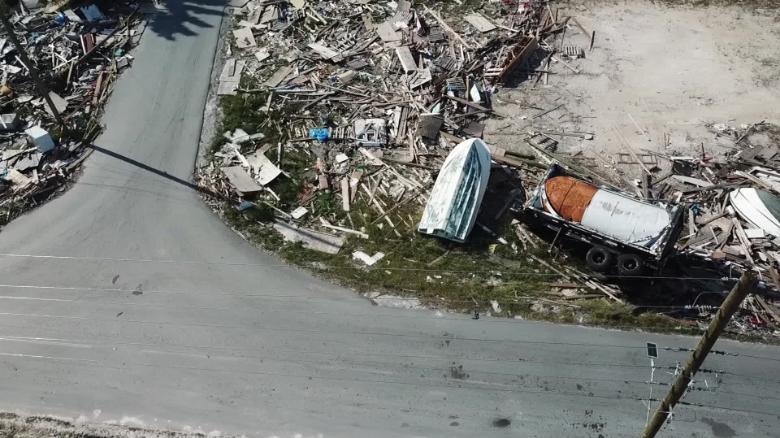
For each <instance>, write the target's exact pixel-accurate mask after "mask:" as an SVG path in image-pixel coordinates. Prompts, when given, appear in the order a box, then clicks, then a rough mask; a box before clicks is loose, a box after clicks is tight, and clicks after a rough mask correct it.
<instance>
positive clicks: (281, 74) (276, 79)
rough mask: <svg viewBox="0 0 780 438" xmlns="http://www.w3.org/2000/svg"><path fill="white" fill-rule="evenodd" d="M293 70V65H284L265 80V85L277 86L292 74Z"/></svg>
mask: <svg viewBox="0 0 780 438" xmlns="http://www.w3.org/2000/svg"><path fill="white" fill-rule="evenodd" d="M292 72H293V68H292V67H282V68H280V69H279V70H276V72H274V74H273V75H271V77H270V78H268V80H267V81H265V85H266V86H268V87H271V88H273V87H276V86H277V85H279V84H281V83H282V81H283V80H284V79H285V78H286V77H287V76H290V73H292Z"/></svg>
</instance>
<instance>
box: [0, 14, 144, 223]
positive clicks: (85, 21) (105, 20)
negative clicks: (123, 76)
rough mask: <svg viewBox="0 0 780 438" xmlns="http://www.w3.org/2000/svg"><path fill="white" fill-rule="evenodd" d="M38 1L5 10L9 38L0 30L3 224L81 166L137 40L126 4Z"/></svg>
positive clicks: (135, 16)
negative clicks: (109, 98) (73, 3)
mask: <svg viewBox="0 0 780 438" xmlns="http://www.w3.org/2000/svg"><path fill="white" fill-rule="evenodd" d="M42 3H43V2H35V1H29V2H28V1H25V2H21V3H20V4H19V5H18V7H17V8H14V9H10V8H9V11H8V13H7V14H6V15H7V18H8V20H7V25H9V26H10V27H11V28H12V29H13V33H12V34H9V33H8V28H7V26H5V25H4V26H3V27H2V28H0V32H1V34H0V65H1V68H2V84H0V106H1V108H0V140H1V142H0V153H2V156H1V157H0V159H1V161H0V172H2V181H0V208H3V209H4V211H3V216H4V217H3V223H5V222H7V221H9V220H10V219H11V218H12V217H13V216H15V215H17V214H18V213H20V212H21V211H22V210H23V209H24V208H25V207H27V206H29V205H31V204H34V203H37V202H40V201H41V200H43V199H45V198H46V197H48V196H49V195H50V194H51V193H52V192H53V191H54V190H55V189H57V188H58V187H60V186H61V185H62V184H63V183H64V182H65V181H66V179H67V176H68V175H69V174H70V173H71V172H72V171H73V170H74V169H75V168H76V167H78V165H79V164H80V163H81V162H82V161H83V158H84V156H85V153H86V151H87V148H86V145H88V144H89V142H90V141H91V140H93V139H94V138H95V137H96V136H97V135H98V134H99V132H100V129H101V128H100V125H99V122H98V118H99V116H100V113H101V110H102V107H103V104H104V103H105V101H106V99H107V97H108V95H109V94H110V93H111V89H112V87H113V84H114V81H115V80H116V77H117V75H118V74H119V73H120V72H121V71H122V70H124V69H126V68H128V67H129V66H130V64H131V62H132V59H133V58H132V56H130V55H129V54H128V51H129V50H130V49H131V48H132V47H133V45H135V44H136V43H137V41H138V39H139V38H140V31H139V30H138V29H137V28H136V27H137V24H139V23H140V22H141V17H140V14H139V13H138V6H137V5H134V4H132V3H131V2H124V3H113V2H112V3H110V4H109V5H110V6H108V7H105V6H100V7H98V6H97V5H96V4H90V3H84V2H82V3H80V6H72V7H71V6H70V5H69V3H70V2H68V1H58V2H50V3H49V4H48V6H46V7H42ZM25 5H28V7H30V8H33V7H34V8H35V9H27V8H26V7H25ZM28 63H29V64H31V65H28Z"/></svg>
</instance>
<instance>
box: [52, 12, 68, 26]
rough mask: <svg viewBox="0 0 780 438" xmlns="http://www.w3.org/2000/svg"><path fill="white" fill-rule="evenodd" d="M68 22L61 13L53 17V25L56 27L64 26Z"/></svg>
mask: <svg viewBox="0 0 780 438" xmlns="http://www.w3.org/2000/svg"><path fill="white" fill-rule="evenodd" d="M68 21H70V20H68V17H66V16H65V14H63V13H62V12H60V13H58V14H57V15H55V16H54V24H56V25H57V26H64V25H66V24H68Z"/></svg>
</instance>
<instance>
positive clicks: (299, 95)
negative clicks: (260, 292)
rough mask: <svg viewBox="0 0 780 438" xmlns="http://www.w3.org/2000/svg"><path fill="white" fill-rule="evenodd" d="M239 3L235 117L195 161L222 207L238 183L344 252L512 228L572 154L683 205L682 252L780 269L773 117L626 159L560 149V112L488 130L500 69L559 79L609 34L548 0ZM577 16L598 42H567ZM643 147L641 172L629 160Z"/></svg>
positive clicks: (237, 200)
mask: <svg viewBox="0 0 780 438" xmlns="http://www.w3.org/2000/svg"><path fill="white" fill-rule="evenodd" d="M233 16H234V17H233V18H234V20H233V21H234V28H233V29H231V31H230V33H229V35H228V39H229V44H228V47H227V50H226V52H227V53H226V59H225V62H224V66H223V67H222V69H221V74H220V75H219V79H218V84H217V87H216V94H217V95H219V96H221V99H222V111H223V112H224V114H223V115H222V119H223V123H224V125H225V127H226V129H224V130H223V131H224V133H223V134H222V135H221V136H220V138H218V139H217V141H215V143H214V145H213V148H214V149H213V151H212V152H213V154H212V155H211V156H210V161H209V162H207V163H206V164H204V165H202V166H199V168H198V169H197V175H196V178H197V179H198V182H199V184H200V186H201V187H203V188H204V190H207V191H209V192H211V193H212V194H214V195H215V196H214V197H213V198H212V199H210V200H209V202H211V203H212V205H213V206H214V208H216V209H218V210H222V209H224V208H225V204H224V201H225V200H228V201H229V204H228V205H229V208H233V206H235V205H239V208H238V209H239V211H242V212H249V211H252V210H254V211H255V216H253V217H260V218H262V221H264V222H266V223H267V224H268V225H267V226H268V227H273V228H274V229H276V230H277V231H278V232H279V233H280V234H281V235H282V236H283V237H284V239H285V240H287V241H294V242H301V243H302V244H303V245H304V246H306V247H309V248H312V249H316V250H319V251H322V252H325V253H329V254H336V253H339V251H340V249H341V248H342V247H343V246H344V245H345V242H346V239H347V238H350V237H352V238H357V239H366V240H368V239H371V238H372V228H377V227H378V228H382V229H384V230H389V232H390V234H391V235H394V236H395V237H396V238H399V239H401V238H408V237H409V235H410V234H411V233H414V232H415V231H419V232H421V233H423V234H430V235H434V236H438V237H441V238H444V239H447V240H450V241H454V242H463V241H464V240H466V239H467V237H468V236H469V235H470V234H469V232H470V230H471V229H472V227H473V229H475V230H479V231H480V233H483V232H484V233H487V234H488V235H490V236H492V237H493V239H494V241H497V242H499V243H502V244H505V245H506V244H507V242H506V240H505V239H504V238H503V237H501V235H499V233H498V229H499V228H500V226H499V225H498V224H499V222H501V221H504V222H505V221H506V219H507V218H508V217H511V215H508V214H507V213H509V212H513V213H519V212H522V210H523V208H522V204H523V202H524V201H525V200H526V192H527V191H528V192H530V191H531V190H533V189H534V188H535V187H536V185H537V183H538V182H539V181H541V180H542V178H543V177H544V175H545V174H546V172H547V169H548V167H550V166H551V165H553V164H562V165H564V166H565V167H566V168H569V169H572V171H573V172H576V173H579V174H581V175H582V176H584V177H587V178H588V179H590V180H591V181H593V183H594V184H595V185H599V186H601V185H604V186H607V187H610V188H611V189H612V190H615V191H619V192H621V193H623V194H626V195H627V196H633V197H635V198H637V199H644V200H653V201H658V202H661V203H668V204H670V205H675V206H679V210H681V211H684V217H683V219H682V220H683V223H684V230H683V232H682V233H681V234H680V235H679V236H680V237H679V240H676V241H674V240H673V241H672V242H671V244H670V245H669V246H670V247H671V248H674V247H675V243H676V244H677V245H676V249H677V253H678V254H682V255H697V256H698V257H704V258H705V259H706V260H707V261H721V262H723V267H725V268H726V270H729V269H732V270H734V273H733V277H734V278H736V277H738V271H739V270H740V269H747V268H749V267H758V269H760V270H761V271H762V272H763V273H765V274H766V277H765V278H767V279H771V280H774V279H777V278H778V274H777V270H776V267H777V265H778V264H779V263H778V262H780V252H777V245H778V244H780V240H776V239H780V220H779V219H778V218H780V201H775V200H774V198H773V197H774V196H775V194H780V171H778V169H780V166H776V165H777V164H780V163H776V162H775V160H777V161H778V162H780V156H776V154H777V147H776V146H774V149H772V148H770V149H766V148H764V149H761V148H755V147H751V145H749V144H748V139H749V137H750V133H755V132H758V131H760V130H761V129H762V125H760V124H756V125H752V126H750V127H748V129H747V130H731V128H723V129H721V131H719V135H721V136H731V137H732V140H733V141H734V143H735V144H736V147H735V148H736V149H735V150H738V151H739V152H738V153H736V154H733V155H732V156H728V157H718V158H716V157H713V156H710V155H706V154H702V155H701V156H699V157H692V156H684V155H679V154H678V155H676V154H671V153H659V152H648V153H647V154H637V153H635V152H634V151H630V150H629V152H630V153H629V154H625V155H626V156H625V157H624V156H621V157H619V158H620V160H618V162H615V161H614V160H613V163H614V165H613V166H610V167H611V170H613V171H616V172H614V173H612V174H611V173H609V172H608V171H606V170H605V167H607V166H603V165H600V164H595V163H596V161H594V160H590V161H589V160H585V159H583V157H580V156H573V155H567V154H566V153H561V152H560V151H558V150H557V145H558V141H557V140H556V139H555V138H554V136H553V135H552V133H553V131H549V130H548V131H546V133H545V131H533V130H531V131H527V132H524V133H518V135H517V139H518V143H524V145H525V147H524V148H522V149H523V150H524V151H528V152H518V150H519V149H517V150H514V149H513V150H508V149H503V148H500V147H496V146H494V145H488V144H485V143H483V142H481V141H479V140H472V139H480V138H482V137H483V133H484V130H485V124H486V121H487V120H489V119H500V118H509V115H507V114H502V113H501V111H499V110H497V109H495V108H494V106H493V101H494V96H495V95H496V93H497V91H498V90H499V89H500V88H501V87H503V86H512V85H513V84H515V83H518V82H520V81H522V80H525V79H530V81H536V82H540V83H544V84H547V81H548V76H549V75H550V73H552V65H553V64H554V65H557V66H561V68H566V69H568V70H570V71H573V72H574V73H578V72H579V71H580V70H579V67H578V66H577V62H578V60H579V59H581V58H583V57H584V56H585V54H586V49H587V50H591V49H592V48H593V38H594V36H595V34H594V33H590V32H587V31H586V30H585V29H584V28H583V27H582V26H581V25H580V23H578V22H577V20H576V19H574V18H573V17H568V16H563V14H561V16H559V13H558V10H555V11H554V10H553V8H551V7H550V6H549V4H548V2H546V1H541V0H539V1H534V0H529V1H520V2H515V1H501V2H483V3H482V7H481V8H480V9H479V10H478V11H477V10H475V9H473V8H471V9H469V7H468V6H462V5H457V4H456V3H455V2H427V3H424V4H422V3H420V4H415V5H414V6H413V5H412V3H410V2H409V1H405V0H401V1H388V2H385V3H383V2H368V1H365V0H346V1H343V2H311V1H306V0H290V1H275V0H274V1H269V0H255V1H249V2H247V3H246V5H244V6H243V7H240V8H235V9H234V10H233ZM575 28H576V29H579V30H578V31H577V32H578V33H581V34H582V35H586V36H587V37H588V39H589V41H590V48H588V44H587V42H586V41H584V40H582V41H581V42H583V43H585V44H584V47H580V46H574V45H570V44H565V43H564V38H563V37H562V36H561V35H563V34H565V33H566V31H567V29H575ZM580 31H581V32H580ZM577 41H580V40H577ZM562 105H563V104H559V105H558V106H557V107H554V108H551V109H546V110H545V109H539V111H540V112H539V113H537V114H536V115H535V116H533V117H534V118H536V117H541V116H543V115H545V114H547V113H549V112H551V111H554V110H556V109H557V108H560V107H561V106H562ZM559 134H560V133H559ZM564 135H576V136H578V137H580V138H582V139H586V140H592V139H593V136H594V133H571V132H569V133H564ZM458 145H461V146H463V145H467V146H463V147H461V146H458ZM483 147H484V148H487V149H486V150H487V152H488V153H489V157H490V160H487V159H486V157H485V156H484V155H485V154H483V152H482V148H483ZM667 150H668V147H667ZM455 155H457V156H455ZM645 157H650V158H652V160H651V161H650V162H648V161H646V160H645ZM602 161H603V160H602ZM660 161H666V162H667V165H665V166H660V165H658V166H657V165H656V164H657V163H659V162H660ZM488 162H490V163H488ZM445 163H450V164H451V165H452V166H453V167H451V168H450V167H448V166H449V165H450V164H445ZM634 165H635V166H637V167H636V168H635V169H639V171H640V172H641V177H640V178H638V179H637V180H631V179H630V178H629V177H627V175H628V172H624V171H623V169H621V167H629V166H634ZM443 166H444V167H447V168H443ZM661 167H666V168H667V169H666V171H663V170H661ZM486 174H489V178H487V176H486ZM488 179H489V182H487V181H486V180H488ZM500 184H503V186H500V187H501V189H499V190H496V187H497V185H500ZM485 185H487V193H485V187H484V186H485ZM491 187H492V190H491ZM496 192H500V193H499V195H500V196H498V198H497V199H498V200H497V199H496V196H495V193H496ZM491 193H492V194H491ZM483 195H484V197H485V198H484V200H483V199H482V196H483ZM491 203H492V204H496V205H492V206H490V205H489V204H491ZM474 208H476V209H477V210H478V211H479V214H476V213H475V212H474ZM675 208H677V207H675ZM257 211H260V212H261V214H260V215H259V216H258V215H257ZM353 213H357V214H353ZM509 229H511V230H512V233H511V234H513V239H514V237H516V238H517V239H516V240H513V242H512V244H511V246H513V247H515V246H517V248H515V249H516V250H517V251H523V250H532V249H541V248H542V247H543V246H546V245H547V244H542V243H541V241H540V240H539V239H538V238H537V237H536V236H535V235H533V234H531V233H529V232H528V231H527V229H526V228H525V226H524V225H522V224H521V223H520V222H518V221H513V222H512V224H511V227H510V228H509ZM664 235H665V236H666V235H667V234H664ZM669 235H670V236H671V235H672V234H669ZM645 237H646V236H645ZM676 238H677V234H674V235H673V237H670V239H676ZM555 243H556V242H555V241H553V244H555ZM550 249H552V248H550ZM371 254H374V255H371ZM388 254H389V253H388ZM388 254H386V253H385V251H384V250H382V251H380V252H376V247H374V248H373V249H372V250H370V251H368V252H365V251H356V252H355V253H354V260H355V261H356V262H359V263H360V266H362V267H363V268H366V267H371V266H374V265H377V266H379V265H382V263H384V262H383V261H382V260H387V258H388ZM534 258H536V262H537V266H538V265H544V266H545V267H546V269H547V270H549V271H551V272H555V273H556V274H557V275H558V276H559V278H560V281H559V282H558V283H556V284H555V285H553V288H554V289H555V290H556V295H560V296H559V299H558V302H559V303H560V302H562V301H561V300H564V301H565V300H567V299H571V298H575V299H576V298H584V297H589V296H593V295H594V294H598V295H596V296H601V297H603V296H605V295H606V296H608V297H609V298H610V299H612V300H614V301H618V302H623V301H622V298H621V294H622V292H621V290H620V288H619V287H617V286H615V285H611V284H609V282H606V281H604V280H605V278H607V277H599V276H595V275H592V274H590V273H585V272H583V271H581V270H579V269H575V268H574V267H572V266H561V265H555V264H550V263H548V262H545V261H544V260H542V259H541V258H538V257H536V256H534ZM661 264H662V263H661ZM608 277H610V276H608ZM779 282H780V281H779ZM615 284H617V283H615ZM721 285H722V283H721ZM751 299H752V300H754V301H752V302H755V303H758V304H756V309H764V310H762V311H763V312H764V313H762V314H761V315H762V316H761V317H760V318H762V319H772V318H777V317H776V316H772V315H775V314H774V313H772V312H773V311H774V310H773V308H774V307H773V306H774V304H772V302H771V300H769V299H768V298H759V297H758V296H754V298H751ZM547 301H550V300H547ZM761 303H764V304H766V306H764V305H763V304H761ZM693 306H694V307H695V310H696V311H703V310H702V309H705V310H706V305H699V304H697V303H694V305H693ZM575 307H576V306H575ZM692 309H693V308H692ZM767 309H768V310H767ZM688 310H691V309H688ZM757 314H758V313H757ZM766 315H770V316H769V317H767V316H766ZM702 317H704V316H702Z"/></svg>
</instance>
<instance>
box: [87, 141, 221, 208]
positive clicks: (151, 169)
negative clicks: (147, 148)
mask: <svg viewBox="0 0 780 438" xmlns="http://www.w3.org/2000/svg"><path fill="white" fill-rule="evenodd" d="M89 147H90V148H91V149H93V150H94V151H95V152H100V153H101V154H104V155H107V156H109V157H112V158H116V159H117V160H121V161H124V162H125V163H128V164H131V165H133V166H135V167H138V168H139V169H143V170H145V171H147V172H151V173H153V174H155V175H159V176H161V177H163V178H166V179H168V180H170V181H173V182H175V183H177V184H180V185H182V186H184V187H187V188H190V189H192V190H195V191H197V192H200V193H203V194H206V195H209V196H214V197H216V198H219V199H223V200H229V199H226V198H225V197H224V196H223V195H221V194H219V193H215V192H212V191H211V190H208V189H206V188H203V187H201V186H199V185H197V184H194V183H192V182H190V181H187V180H184V179H181V178H179V177H176V176H173V175H171V174H169V173H168V172H165V171H164V170H160V169H157V168H154V167H152V166H149V165H148V164H144V163H142V162H140V161H137V160H134V159H132V158H130V157H127V156H124V155H122V154H120V153H117V152H114V151H112V150H109V149H106V148H102V147H100V146H97V145H94V144H92V145H89Z"/></svg>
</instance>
